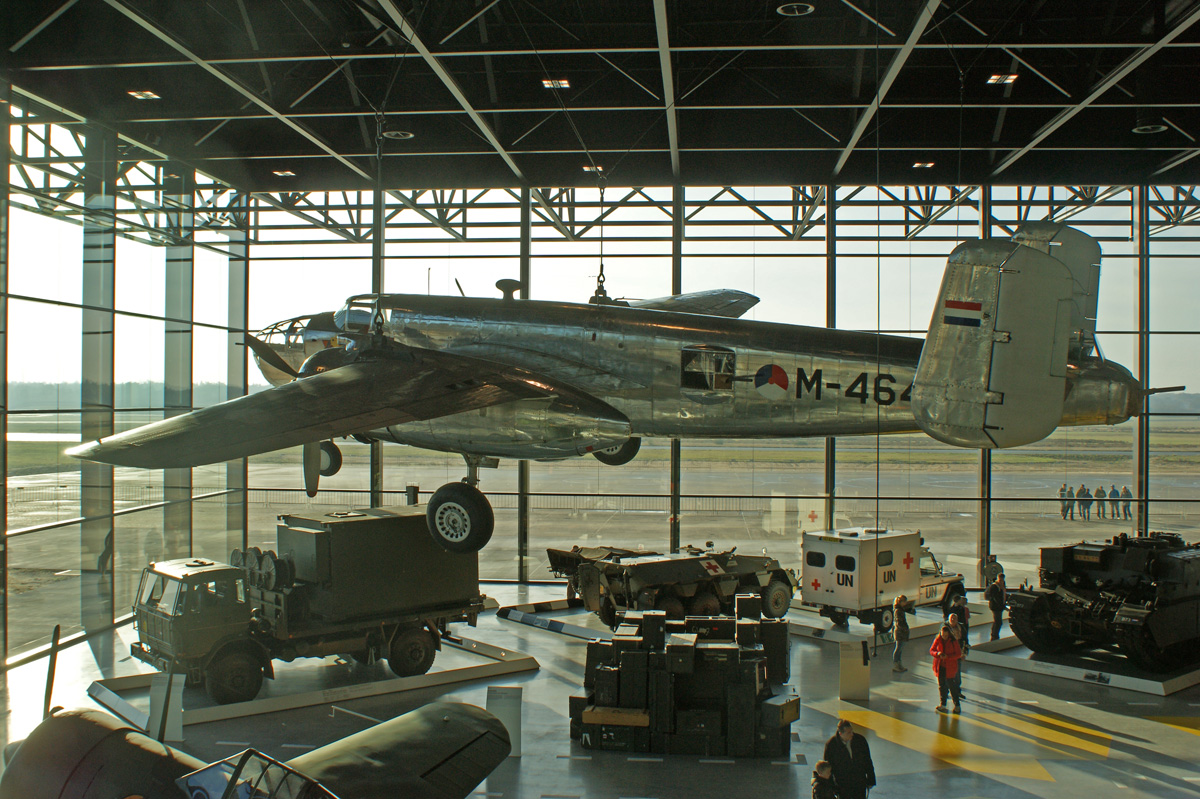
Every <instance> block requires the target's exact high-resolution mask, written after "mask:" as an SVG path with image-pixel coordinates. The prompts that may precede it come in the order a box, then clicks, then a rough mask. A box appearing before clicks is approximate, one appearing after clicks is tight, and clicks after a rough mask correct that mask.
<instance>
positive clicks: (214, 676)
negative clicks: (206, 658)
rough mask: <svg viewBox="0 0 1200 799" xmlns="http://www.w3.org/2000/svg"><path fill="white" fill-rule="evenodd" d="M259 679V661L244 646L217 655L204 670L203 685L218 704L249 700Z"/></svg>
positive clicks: (255, 693)
mask: <svg viewBox="0 0 1200 799" xmlns="http://www.w3.org/2000/svg"><path fill="white" fill-rule="evenodd" d="M262 682H263V670H262V664H261V663H259V662H258V658H256V657H254V655H252V654H250V653H249V652H247V651H245V650H244V649H234V650H232V651H229V652H224V653H222V654H220V655H217V656H216V658H214V659H213V661H212V663H209V664H208V669H207V670H206V671H205V673H204V686H205V689H206V690H207V691H208V695H209V697H211V698H212V700H213V701H214V702H216V703H217V704H218V705H228V704H231V703H233V702H249V701H250V700H251V699H253V698H254V697H256V696H258V691H259V689H260V688H262Z"/></svg>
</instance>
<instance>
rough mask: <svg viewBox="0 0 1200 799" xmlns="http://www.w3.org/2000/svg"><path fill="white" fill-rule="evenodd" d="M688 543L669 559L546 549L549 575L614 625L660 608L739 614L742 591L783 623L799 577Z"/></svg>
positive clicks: (679, 614) (763, 560)
mask: <svg viewBox="0 0 1200 799" xmlns="http://www.w3.org/2000/svg"><path fill="white" fill-rule="evenodd" d="M707 547H708V548H707V549H700V548H699V547H694V546H687V547H684V548H683V550H682V551H680V552H675V553H671V554H662V553H660V552H636V551H633V550H629V549H618V548H616V547H582V548H581V547H573V548H572V549H570V550H564V549H548V550H546V554H547V555H549V557H550V571H552V572H553V573H554V574H555V575H556V576H558V577H566V578H567V591H568V595H569V596H573V595H575V594H578V595H579V597H580V598H582V599H583V604H584V607H586V608H587V609H588V610H590V611H592V612H593V613H595V614H596V615H598V616H599V617H600V620H601V621H603V622H604V623H605V624H607V625H608V626H609V627H614V626H615V625H616V621H617V612H618V611H622V610H662V611H665V612H666V614H667V617H668V618H674V619H682V618H683V617H684V615H689V616H720V615H733V612H734V597H735V596H736V595H737V594H745V593H755V594H759V595H760V596H761V597H762V600H763V602H762V613H763V615H764V616H766V617H767V618H772V619H778V618H781V617H782V616H783V615H784V614H785V613H787V611H788V608H789V607H791V604H792V595H793V594H794V593H795V592H796V588H797V584H796V575H795V574H794V573H793V572H792V570H790V569H785V568H783V567H782V566H780V565H779V561H778V560H776V559H775V558H771V557H767V556H766V555H739V554H736V553H735V550H736V549H737V547H734V548H733V549H729V550H726V551H724V552H714V551H713V549H712V542H708V543H707Z"/></svg>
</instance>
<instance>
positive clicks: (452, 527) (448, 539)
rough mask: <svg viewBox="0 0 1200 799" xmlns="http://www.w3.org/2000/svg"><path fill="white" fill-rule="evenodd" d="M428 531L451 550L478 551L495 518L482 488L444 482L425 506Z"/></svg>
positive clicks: (487, 536) (487, 538) (485, 539)
mask: <svg viewBox="0 0 1200 799" xmlns="http://www.w3.org/2000/svg"><path fill="white" fill-rule="evenodd" d="M425 518H426V520H427V521H428V522H429V534H430V535H432V536H433V539H434V540H435V541H437V542H438V544H439V545H440V546H441V547H442V548H443V549H446V550H448V551H450V552H478V551H479V550H481V549H483V548H484V546H486V545H487V542H488V541H490V540H491V539H492V530H493V529H495V526H496V518H495V516H494V514H493V513H492V506H491V505H490V504H488V501H487V498H486V497H484V496H483V492H482V491H480V490H479V489H478V488H475V487H474V486H470V485H467V484H466V483H447V484H446V485H444V486H442V487H441V488H439V489H438V490H437V491H435V492H434V493H433V498H432V499H430V500H429V505H428V506H427V507H426V508H425Z"/></svg>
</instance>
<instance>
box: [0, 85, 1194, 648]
mask: <svg viewBox="0 0 1200 799" xmlns="http://www.w3.org/2000/svg"><path fill="white" fill-rule="evenodd" d="M12 113H13V114H14V116H13V117H12V119H11V122H13V123H14V124H12V125H11V135H10V141H11V148H10V156H9V157H10V159H11V164H10V168H9V170H8V172H9V201H10V205H9V210H8V217H7V219H8V223H9V224H8V245H9V246H8V264H7V267H8V268H7V286H6V287H5V294H4V303H5V309H6V312H7V319H8V330H9V331H11V335H9V336H8V337H7V340H6V341H7V347H6V361H5V363H6V374H5V379H6V385H7V397H8V401H7V405H6V407H5V420H6V424H7V443H6V452H7V470H6V474H5V478H6V496H7V537H6V542H7V549H6V554H7V569H6V571H5V573H4V588H5V591H6V596H7V605H6V632H7V649H6V653H7V655H8V656H9V657H13V656H15V655H19V654H21V653H23V652H29V651H30V650H32V649H35V648H36V647H38V646H39V645H42V644H44V642H45V641H46V639H47V637H48V636H49V633H50V630H51V629H52V627H53V625H54V624H56V623H59V624H62V625H63V626H64V630H65V631H66V632H68V633H72V632H82V631H86V630H91V629H96V628H99V627H103V626H105V625H110V624H112V623H113V622H114V621H115V620H119V619H120V618H121V617H122V616H123V615H124V614H125V613H126V612H127V608H128V605H129V602H130V596H131V591H132V586H133V584H134V581H135V580H136V576H137V573H138V572H139V571H140V569H141V567H142V566H143V565H144V564H145V563H146V562H147V561H149V560H154V559H158V558H164V557H173V556H183V555H204V556H208V557H213V558H224V557H226V555H227V553H228V551H229V549H230V548H231V547H233V546H245V545H257V546H259V547H262V548H264V549H265V548H270V547H272V546H273V545H274V536H275V525H276V517H277V516H278V515H279V514H282V513H300V514H323V513H328V512H331V511H335V510H342V509H345V508H348V507H362V506H365V505H367V504H368V503H369V502H370V494H369V490H368V488H369V485H370V475H371V466H370V462H371V456H370V446H369V445H366V444H361V443H358V442H357V441H354V440H352V439H351V440H345V441H339V442H338V444H339V446H340V448H341V451H342V455H343V459H344V460H343V466H342V468H341V469H340V471H338V472H337V473H336V474H334V475H329V476H325V477H323V478H322V481H321V491H320V492H319V493H318V494H317V495H316V496H315V497H313V498H309V497H307V496H306V494H305V492H304V489H303V487H302V478H301V468H300V453H299V451H283V452H277V453H269V454H264V455H261V456H256V457H253V458H250V459H249V460H248V462H247V463H245V464H243V463H241V462H236V463H231V464H216V465H212V466H205V467H199V468H196V469H191V470H174V471H147V470H135V469H115V470H109V469H107V468H106V467H105V468H102V467H87V466H83V467H81V465H80V464H79V463H78V462H76V461H74V460H72V459H70V458H67V457H65V456H64V455H63V454H62V450H63V449H64V448H66V447H67V446H69V445H70V443H71V442H73V441H78V440H80V438H81V437H82V436H84V435H85V434H87V435H89V436H90V435H91V434H92V433H94V432H95V431H96V430H102V431H103V430H105V429H106V428H105V425H108V427H109V429H111V430H122V429H127V428H128V427H131V426H133V425H137V424H143V423H145V422H147V421H153V420H155V419H160V418H164V417H166V416H168V415H173V414H176V413H181V412H185V411H187V410H190V409H192V408H197V407H204V406H207V405H212V404H215V403H217V402H220V401H223V400H225V399H227V398H230V397H233V396H240V395H241V394H242V393H243V392H245V391H257V390H261V389H262V388H265V387H266V381H265V380H264V379H263V377H262V376H261V375H260V374H259V373H258V370H257V369H256V368H255V366H254V364H253V362H252V360H251V362H250V363H249V366H248V367H247V364H246V356H245V348H244V347H242V346H240V340H241V339H240V337H241V335H242V331H243V330H246V329H249V330H255V329H261V328H263V327H266V326H268V325H270V324H273V323H275V322H278V321H280V320H286V319H289V318H292V317H297V316H302V315H308V314H313V313H317V312H321V311H330V310H336V309H337V308H338V307H340V306H341V304H342V303H343V302H344V299H345V298H346V297H348V296H350V295H353V294H364V293H369V292H370V291H371V290H372V283H371V281H372V277H371V275H372V268H371V267H372V264H371V258H372V254H371V236H372V228H373V222H374V220H373V219H372V215H371V209H372V197H371V194H370V193H369V192H342V193H332V192H330V193H306V192H299V191H298V192H290V193H279V194H270V195H259V196H256V197H246V196H244V195H241V194H239V193H238V192H236V191H233V190H232V189H229V188H228V187H224V186H220V185H216V184H213V183H211V182H210V181H207V180H206V179H204V178H203V177H197V178H186V179H185V178H183V177H180V176H171V175H168V174H164V170H163V169H162V168H161V167H159V166H152V165H147V164H139V163H137V162H125V161H122V160H121V159H120V155H119V152H120V151H119V149H116V150H114V151H112V152H108V154H107V155H106V154H105V152H106V151H105V150H103V148H100V149H97V148H98V145H97V144H96V142H95V141H92V142H91V143H90V144H89V139H88V135H87V131H85V130H82V129H72V130H66V129H64V128H60V127H55V126H53V125H47V124H40V123H38V122H37V121H36V119H33V118H29V117H25V116H24V115H23V112H21V111H20V110H19V109H17V108H16V107H13V112H12ZM105 159H108V160H107V161H105ZM93 173H95V174H93ZM95 175H99V176H100V177H99V178H97V177H96V176H95ZM97 180H99V181H100V182H99V183H97V182H96V181H97ZM676 192H679V195H676ZM521 197H522V193H521V192H520V191H518V190H467V191H463V190H459V191H438V192H434V191H411V190H409V191H403V192H401V191H394V192H388V194H387V197H386V198H385V205H384V213H385V219H384V222H385V231H386V234H385V243H384V247H383V271H382V275H383V278H382V288H383V290H384V291H385V292H397V293H415V294H422V293H427V294H443V295H457V294H459V293H460V292H461V293H462V294H465V295H468V296H484V297H489V296H490V297H498V296H499V291H498V290H497V289H496V288H495V285H494V284H495V281H496V280H498V279H500V278H516V277H519V276H520V275H521V271H522V226H521V218H522V202H521ZM981 207H982V208H985V209H990V213H989V214H988V215H987V217H986V219H985V218H982V217H981V215H980V210H979V209H980V208H981ZM677 208H679V209H682V210H681V213H682V216H683V218H682V220H681V221H680V223H679V225H678V228H679V229H680V230H681V231H682V235H681V237H680V238H679V239H678V241H676V239H675V235H674V230H675V229H676V220H675V214H676V213H677V212H676V209H677ZM529 216H530V219H531V223H530V226H529V241H530V244H529V250H528V252H529V259H528V269H529V275H530V283H529V287H528V288H529V296H530V297H531V298H532V299H535V300H548V301H569V302H584V301H586V300H587V299H588V298H589V297H591V296H592V295H593V294H594V293H595V292H597V290H598V289H601V288H602V289H603V290H604V292H605V293H606V294H607V295H608V296H610V297H614V298H649V297H658V296H664V295H668V294H670V293H671V292H672V287H673V285H674V281H675V280H676V279H678V281H679V285H680V287H681V290H682V291H684V292H692V291H700V290H704V289H712V288H733V289H740V290H743V291H746V292H749V293H751V294H754V295H756V296H758V297H760V298H761V301H760V302H759V303H758V304H757V305H756V306H755V307H753V308H752V309H750V310H749V311H748V312H747V313H746V318H749V319H754V320H760V321H771V322H782V323H787V324H793V325H803V326H811V327H818V328H819V327H826V326H830V327H835V328H838V329H841V330H863V331H870V332H882V333H887V334H894V335H901V336H914V337H921V336H923V334H924V331H925V330H926V329H927V327H928V324H929V319H930V317H931V315H932V313H933V308H934V302H935V298H936V294H937V291H938V287H939V285H940V280H941V274H942V270H943V269H944V266H945V262H946V257H947V255H948V254H949V252H950V251H951V250H952V249H953V248H954V246H956V245H957V244H958V243H959V242H961V241H963V240H964V239H968V238H973V237H977V236H981V235H985V236H991V237H1007V236H1010V235H1011V234H1012V233H1013V231H1014V230H1015V229H1016V228H1017V227H1018V226H1019V225H1020V224H1021V223H1022V222H1023V221H1025V220H1040V219H1052V220H1061V221H1068V222H1069V223H1070V224H1073V225H1076V226H1078V227H1080V228H1081V229H1083V230H1084V231H1086V232H1088V233H1089V234H1091V235H1093V236H1096V237H1097V238H1098V239H1099V240H1100V241H1101V244H1102V246H1103V248H1104V261H1103V265H1102V271H1101V275H1102V277H1101V285H1100V297H1099V311H1098V314H1097V331H1098V334H1097V338H1098V341H1099V344H1100V347H1101V349H1102V352H1103V354H1104V356H1105V357H1109V358H1112V359H1114V360H1116V361H1117V362H1119V363H1121V364H1123V365H1125V366H1127V367H1129V368H1130V369H1131V370H1132V371H1133V372H1134V374H1135V375H1138V376H1140V377H1142V378H1143V379H1144V381H1145V383H1146V384H1147V385H1150V386H1154V387H1169V386H1187V387H1188V390H1185V391H1182V392H1174V393H1164V394H1159V395H1156V396H1154V397H1153V398H1152V401H1151V403H1150V406H1149V413H1148V414H1147V415H1146V416H1145V417H1143V418H1142V419H1140V420H1135V421H1131V422H1129V423H1126V424H1124V425H1120V426H1116V427H1079V428H1063V429H1060V430H1058V431H1057V432H1055V433H1054V434H1053V435H1051V436H1050V437H1049V438H1047V439H1046V440H1044V441H1042V442H1039V443H1037V444H1033V445H1030V446H1027V447H1022V448H1019V449H1014V450H1007V451H998V452H994V453H992V454H991V455H990V456H987V455H983V454H981V453H980V452H977V451H967V450H961V449H956V448H953V447H948V446H944V445H941V444H938V443H937V442H935V441H933V440H932V439H930V438H928V437H926V436H923V435H911V436H870V435H868V436H862V437H857V438H842V439H839V440H837V441H826V440H824V439H820V438H814V439H786V440H771V439H764V440H752V441H731V440H688V441H686V442H684V443H683V445H682V447H681V449H680V460H679V464H680V480H679V486H678V491H679V494H680V500H681V506H680V517H679V524H680V529H681V536H680V542H681V543H682V544H696V545H704V544H705V543H706V542H708V541H711V542H713V544H714V546H717V547H722V548H724V547H730V546H738V547H739V548H740V549H741V550H742V551H752V552H757V551H760V550H761V549H764V548H765V549H767V550H768V552H769V553H770V554H772V555H775V556H777V557H779V558H780V559H781V560H783V561H784V562H785V563H787V564H790V565H796V564H798V562H799V538H800V531H801V530H803V529H817V528H822V527H825V526H831V525H832V526H846V525H865V526H888V527H895V528H908V529H919V530H921V532H922V534H923V535H924V536H925V538H926V541H927V543H928V544H929V545H930V546H931V547H932V548H933V549H934V551H935V552H936V553H937V554H938V555H939V557H941V559H942V560H943V561H944V562H945V563H946V564H947V565H949V566H950V567H952V568H954V569H956V570H958V571H962V572H964V573H965V574H967V575H968V577H969V582H974V578H975V574H976V570H977V568H978V563H979V557H980V554H981V543H980V542H981V540H982V541H985V542H987V545H988V546H990V551H991V552H992V553H994V554H996V555H997V556H998V557H999V559H1000V560H1001V562H1002V563H1004V565H1005V567H1006V569H1007V571H1008V572H1009V574H1010V576H1011V577H1012V578H1014V579H1013V580H1012V581H1013V582H1019V581H1020V580H1021V579H1025V578H1033V577H1035V573H1036V564H1037V558H1038V553H1037V549H1038V547H1039V546H1041V545H1045V544H1052V543H1064V542H1073V541H1077V540H1081V539H1083V538H1100V537H1109V536H1111V535H1115V534H1117V533H1120V532H1136V531H1138V530H1148V529H1155V530H1158V529H1162V530H1177V531H1181V532H1183V533H1184V534H1185V535H1188V536H1192V535H1193V534H1194V531H1195V530H1196V528H1197V526H1200V515H1198V512H1197V511H1198V510H1200V508H1198V507H1197V504H1196V503H1197V501H1198V500H1196V496H1197V491H1196V488H1197V483H1198V482H1200V478H1198V476H1197V473H1196V468H1195V465H1196V463H1197V458H1196V453H1195V451H1194V450H1195V449H1196V444H1197V433H1198V431H1200V402H1197V400H1196V397H1197V396H1198V395H1200V388H1198V387H1200V380H1198V379H1197V378H1198V377H1200V375H1197V374H1195V372H1196V371H1197V366H1196V361H1195V359H1194V358H1193V357H1191V353H1192V352H1194V350H1195V345H1196V343H1197V341H1198V339H1200V325H1198V324H1197V322H1196V321H1195V318H1196V315H1195V313H1194V309H1195V307H1196V305H1197V299H1198V295H1200V289H1198V288H1197V286H1198V285H1200V281H1197V280H1196V278H1195V275H1194V274H1193V272H1195V270H1196V269H1197V264H1196V262H1195V257H1194V255H1193V253H1194V252H1195V248H1196V239H1197V226H1196V224H1195V220H1196V219H1198V218H1200V214H1197V200H1196V198H1195V196H1194V194H1193V191H1192V189H1191V187H1179V186H1158V187H1156V186H1148V187H991V188H985V187H971V186H966V187H945V186H939V187H920V186H891V187H825V186H777V187H720V186H716V187H698V186H692V187H686V188H682V189H672V188H670V187H649V188H646V187H640V188H639V187H633V188H621V187H608V188H607V189H606V190H605V191H604V193H603V194H601V192H600V191H599V190H597V189H591V190H588V189H561V190H549V189H542V190H540V192H535V193H534V197H533V200H532V202H531V204H530V211H529ZM97 253H100V255H101V256H102V257H99V259H98V257H97ZM676 264H678V274H676ZM105 275H110V276H111V281H110V283H107V284H106V283H104V281H103V279H102V278H103V277H104V276H105ZM601 275H603V282H602V283H601ZM97 276H99V277H100V279H99V280H98V278H97ZM95 340H105V341H106V342H107V343H106V344H105V345H104V346H103V347H101V348H100V349H96V347H95V346H93V344H94V341H95ZM81 342H92V344H81ZM106 375H108V376H107V378H106V377H105V376H106ZM868 377H869V376H868ZM97 380H99V383H97ZM105 380H107V383H106V382H105ZM382 451H383V477H384V482H383V487H384V493H383V503H384V504H385V505H386V504H402V503H404V502H405V501H406V492H405V489H406V488H407V487H409V486H413V485H415V486H417V487H418V490H419V492H420V494H421V497H422V499H424V498H427V497H428V496H429V495H430V494H431V493H432V492H433V491H434V490H436V489H437V488H438V487H439V486H440V485H442V484H444V483H447V482H453V481H457V480H459V479H461V478H462V477H463V475H464V474H465V473H466V469H465V465H464V464H463V461H462V459H461V458H460V457H458V456H455V455H447V454H442V453H434V452H428V451H424V450H415V449H412V448H408V447H401V446H393V445H387V446H384V447H383V450H382ZM528 469H529V489H528V495H527V499H528V508H529V510H528V540H527V550H526V553H527V554H526V558H525V560H524V562H523V564H522V563H521V561H520V558H519V551H518V536H517V530H518V527H519V524H520V519H519V518H518V507H519V504H520V503H519V496H518V486H519V466H518V464H517V463H515V462H513V461H501V462H500V464H499V467H498V468H496V469H484V470H482V471H481V474H480V477H481V480H482V482H481V488H482V489H483V490H484V491H485V493H487V495H488V496H489V499H490V500H491V502H492V504H493V506H494V507H495V509H496V514H497V533H496V535H495V537H494V538H493V541H492V543H491V544H490V545H489V546H488V548H487V549H486V550H484V552H483V553H482V555H481V573H482V574H483V575H484V576H485V577H486V578H491V579H516V578H517V577H518V576H519V575H522V574H523V576H525V577H526V578H528V579H542V578H549V577H550V576H551V575H550V574H549V572H548V571H547V569H546V558H545V549H546V548H547V547H570V546H572V545H581V546H594V545H600V544H607V545H613V546H623V547H628V548H631V549H639V548H640V549H653V550H658V551H664V550H666V549H668V548H669V547H670V535H669V529H670V523H671V515H672V511H671V493H672V487H671V478H670V474H671V442H670V441H667V440H653V439H650V440H646V441H644V442H643V443H642V448H641V451H640V452H639V454H638V456H637V457H636V458H635V459H634V460H633V461H632V462H630V463H628V464H626V465H624V466H619V467H613V466H606V465H603V464H601V463H600V462H599V461H598V460H596V459H594V458H591V457H583V458H578V459H571V460H567V461H558V462H552V463H540V462H535V463H531V464H529V465H528ZM1063 485H1069V486H1071V487H1073V488H1078V487H1079V486H1080V485H1084V486H1087V487H1088V488H1089V489H1094V488H1095V487H1098V486H1103V487H1104V489H1105V492H1106V494H1110V493H1111V492H1112V489H1113V487H1115V488H1116V490H1117V492H1118V495H1119V496H1120V497H1121V501H1120V503H1118V504H1117V505H1115V506H1114V505H1113V504H1112V500H1111V499H1107V498H1106V504H1107V507H1106V508H1105V510H1106V513H1105V514H1104V516H1103V517H1102V518H1101V517H1100V514H1099V513H1098V511H1094V512H1093V514H1092V518H1091V519H1089V520H1087V521H1084V520H1082V519H1080V518H1078V517H1076V518H1074V519H1072V518H1070V516H1069V515H1068V518H1063V514H1062V505H1061V503H1060V501H1059V498H1058V492H1059V490H1060V487H1061V486H1063ZM243 488H245V489H246V490H245V491H244V492H243ZM1126 488H1127V489H1129V493H1130V496H1129V497H1128V498H1126V497H1124V491H1125V489H1126ZM1126 506H1128V508H1129V511H1130V512H1129V514H1128V515H1127V514H1126V512H1125V509H1126ZM522 565H523V566H524V569H523V571H522V569H521V566H522Z"/></svg>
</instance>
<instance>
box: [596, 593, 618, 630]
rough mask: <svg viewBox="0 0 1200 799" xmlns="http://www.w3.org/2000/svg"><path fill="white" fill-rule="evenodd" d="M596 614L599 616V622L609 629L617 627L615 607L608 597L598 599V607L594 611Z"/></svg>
mask: <svg viewBox="0 0 1200 799" xmlns="http://www.w3.org/2000/svg"><path fill="white" fill-rule="evenodd" d="M596 615H597V616H599V617H600V621H601V623H602V624H603V625H604V626H605V627H608V628H609V629H611V630H615V629H616V628H617V607H616V605H614V604H613V601H612V600H611V599H609V598H608V597H604V598H603V599H601V600H600V609H599V610H597V611H596Z"/></svg>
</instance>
